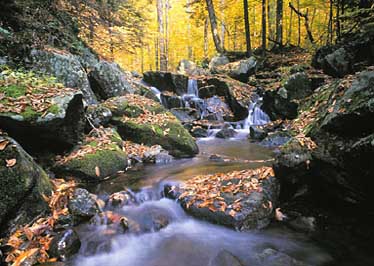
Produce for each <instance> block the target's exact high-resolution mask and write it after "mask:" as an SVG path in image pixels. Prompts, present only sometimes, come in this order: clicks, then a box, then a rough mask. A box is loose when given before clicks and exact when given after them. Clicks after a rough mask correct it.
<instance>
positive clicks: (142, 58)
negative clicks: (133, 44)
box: [140, 43, 144, 73]
mask: <svg viewBox="0 0 374 266" xmlns="http://www.w3.org/2000/svg"><path fill="white" fill-rule="evenodd" d="M143 46H144V44H143V43H141V44H140V69H141V72H142V73H144V48H143Z"/></svg>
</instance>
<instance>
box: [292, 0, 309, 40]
mask: <svg viewBox="0 0 374 266" xmlns="http://www.w3.org/2000/svg"><path fill="white" fill-rule="evenodd" d="M288 5H289V7H290V8H291V10H293V11H294V12H295V13H296V15H298V16H299V18H301V17H302V18H304V21H305V23H304V25H305V29H306V32H307V34H308V38H309V40H310V42H311V43H312V44H314V38H313V34H312V31H311V29H310V26H309V15H308V9H307V10H306V13H305V14H304V13H301V11H300V10H298V9H296V8H295V7H294V6H293V5H292V4H291V2H290V3H289V4H288Z"/></svg>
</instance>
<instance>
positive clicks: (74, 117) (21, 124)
mask: <svg viewBox="0 0 374 266" xmlns="http://www.w3.org/2000/svg"><path fill="white" fill-rule="evenodd" d="M27 85H29V84H27ZM30 86H31V85H30ZM29 90H31V91H32V93H33V97H30V96H28V97H27V98H26V85H25V86H23V85H10V86H5V87H0V93H4V94H5V98H3V100H2V101H0V129H3V130H5V131H7V132H8V134H9V135H10V136H12V137H13V138H15V139H16V140H17V141H18V142H20V143H21V145H22V146H23V147H24V148H25V149H26V150H27V151H28V152H30V153H32V154H36V153H42V152H61V151H64V150H67V149H70V148H72V147H73V146H74V145H76V144H77V143H78V142H79V141H80V140H81V139H82V135H83V131H84V126H85V117H84V109H83V102H82V93H81V92H78V91H76V90H73V89H68V88H61V87H51V88H49V87H48V86H47V85H45V87H43V88H39V87H35V88H30V89H29ZM20 103H21V106H22V105H23V106H22V107H19V104H20ZM17 106H18V107H17Z"/></svg>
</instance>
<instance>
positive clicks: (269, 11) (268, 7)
mask: <svg viewBox="0 0 374 266" xmlns="http://www.w3.org/2000/svg"><path fill="white" fill-rule="evenodd" d="M272 1H273V0H268V6H267V9H268V31H269V39H272V40H273V39H274V32H273V25H272V24H273V23H272V22H273V14H272V10H271V7H272V5H271V4H272ZM269 46H270V44H269Z"/></svg>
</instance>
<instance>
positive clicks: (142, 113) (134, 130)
mask: <svg viewBox="0 0 374 266" xmlns="http://www.w3.org/2000/svg"><path fill="white" fill-rule="evenodd" d="M103 105H104V106H106V107H108V108H109V109H110V110H111V111H112V113H113V118H112V121H111V123H112V124H114V125H116V127H117V130H118V133H119V134H120V135H121V136H122V137H123V138H124V139H126V140H131V141H133V142H135V143H139V144H145V145H147V146H153V145H160V146H161V147H162V148H163V149H165V150H167V151H168V152H169V154H170V155H172V156H175V157H193V156H194V155H195V154H197V153H198V147H197V145H196V143H195V140H194V138H193V137H192V136H191V135H190V134H189V133H188V131H187V130H186V129H185V128H184V127H183V126H182V125H181V123H180V122H179V121H178V120H177V119H176V118H175V117H174V116H173V115H172V114H171V113H170V112H168V111H167V110H166V109H165V108H164V107H162V106H161V105H160V104H159V103H157V102H154V101H152V100H150V99H147V98H144V97H142V96H139V95H126V96H122V97H116V98H112V99H109V100H108V101H106V102H105V103H103Z"/></svg>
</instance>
